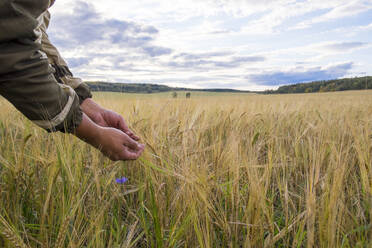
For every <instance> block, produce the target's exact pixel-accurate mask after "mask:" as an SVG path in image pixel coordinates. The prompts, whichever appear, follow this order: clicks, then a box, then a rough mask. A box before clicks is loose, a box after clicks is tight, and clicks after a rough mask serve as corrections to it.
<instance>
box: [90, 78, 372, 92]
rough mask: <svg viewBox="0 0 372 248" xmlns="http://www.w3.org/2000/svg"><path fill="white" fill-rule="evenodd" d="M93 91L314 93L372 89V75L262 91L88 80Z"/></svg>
mask: <svg viewBox="0 0 372 248" xmlns="http://www.w3.org/2000/svg"><path fill="white" fill-rule="evenodd" d="M86 83H87V84H88V85H89V87H90V89H91V90H92V91H109V92H125V93H148V94H150V93H160V92H171V91H205V92H235V93H239V92H241V93H259V94H289V93H312V92H330V91H344V90H363V89H372V77H371V76H367V77H355V78H343V79H335V80H327V81H316V82H311V83H299V84H292V85H285V86H281V87H279V88H278V89H277V90H267V91H263V92H262V91H261V92H253V91H239V90H233V89H189V88H175V87H168V86H165V85H158V84H128V83H107V82H86Z"/></svg>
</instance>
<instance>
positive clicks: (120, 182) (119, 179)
mask: <svg viewBox="0 0 372 248" xmlns="http://www.w3.org/2000/svg"><path fill="white" fill-rule="evenodd" d="M127 181H128V178H126V177H121V178H116V183H119V184H124V183H126V182H127Z"/></svg>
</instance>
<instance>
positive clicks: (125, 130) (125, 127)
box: [118, 116, 140, 141]
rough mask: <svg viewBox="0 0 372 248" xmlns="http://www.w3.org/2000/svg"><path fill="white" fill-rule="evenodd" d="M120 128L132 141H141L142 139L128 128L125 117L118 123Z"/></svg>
mask: <svg viewBox="0 0 372 248" xmlns="http://www.w3.org/2000/svg"><path fill="white" fill-rule="evenodd" d="M118 128H119V129H120V130H122V131H123V132H124V133H126V134H127V135H128V136H129V137H131V138H132V139H134V140H136V141H139V140H140V138H139V137H138V136H137V135H135V134H134V133H133V132H132V131H131V130H130V129H129V128H128V126H127V124H126V123H125V120H124V118H123V117H121V116H120V120H119V123H118Z"/></svg>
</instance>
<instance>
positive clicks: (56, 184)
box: [0, 90, 372, 248]
mask: <svg viewBox="0 0 372 248" xmlns="http://www.w3.org/2000/svg"><path fill="white" fill-rule="evenodd" d="M183 94H184V93H183V92H178V97H177V98H172V96H171V93H159V94H144V95H141V94H122V93H100V92H97V93H95V95H94V98H95V99H96V100H97V102H99V103H100V104H101V105H103V106H105V107H107V108H110V109H112V110H114V111H117V112H118V113H120V114H122V115H123V116H124V117H125V118H126V120H127V122H128V123H129V125H130V127H131V128H132V129H133V130H135V132H136V133H137V134H138V135H139V136H141V139H142V142H143V143H145V144H146V150H145V152H144V154H143V156H142V157H141V158H140V159H139V160H137V161H131V162H111V161H110V160H108V159H106V158H104V157H103V156H102V155H101V154H100V153H99V152H98V151H97V150H96V149H94V148H92V147H90V146H89V145H86V144H85V143H83V142H82V141H80V140H79V139H77V138H75V137H74V136H72V135H64V134H60V133H54V134H48V133H47V132H45V131H43V130H41V129H39V128H37V127H35V126H34V125H33V124H32V123H31V122H30V121H28V120H27V119H25V118H24V117H23V116H22V115H21V114H20V113H18V112H17V111H15V109H14V107H12V106H11V105H10V104H9V103H8V102H6V101H5V100H4V99H0V106H1V112H0V247H6V248H8V247H58V248H59V247H97V248H98V247H205V248H207V247H371V246H372V231H371V230H372V224H371V223H372V91H371V90H365V91H347V92H335V93H319V94H296V95H255V94H243V93H197V92H192V96H191V99H185V97H184V95H183ZM120 177H127V178H128V181H127V182H126V183H124V184H118V183H117V182H116V181H115V179H116V178H120Z"/></svg>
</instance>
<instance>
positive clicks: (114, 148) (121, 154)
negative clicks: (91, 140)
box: [97, 128, 145, 161]
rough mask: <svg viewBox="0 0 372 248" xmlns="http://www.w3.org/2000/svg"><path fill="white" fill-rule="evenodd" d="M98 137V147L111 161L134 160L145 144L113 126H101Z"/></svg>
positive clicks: (139, 154)
mask: <svg viewBox="0 0 372 248" xmlns="http://www.w3.org/2000/svg"><path fill="white" fill-rule="evenodd" d="M97 136H98V137H97V138H98V144H99V145H98V147H97V148H98V149H100V150H101V152H102V153H103V154H104V155H105V156H106V157H108V158H110V159H111V160H113V161H118V160H135V159H137V158H138V157H139V156H141V154H142V152H143V150H144V148H145V146H144V145H143V144H139V143H138V142H136V141H134V140H133V139H132V138H130V137H129V136H128V135H127V134H125V133H123V132H122V131H120V130H118V129H115V128H102V130H101V132H99V135H97Z"/></svg>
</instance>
